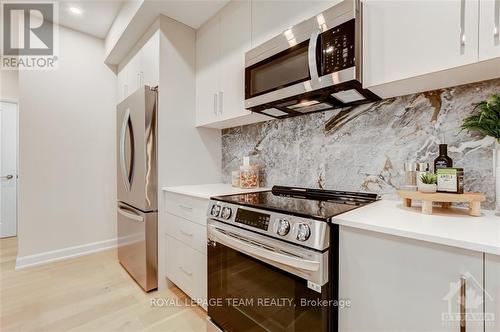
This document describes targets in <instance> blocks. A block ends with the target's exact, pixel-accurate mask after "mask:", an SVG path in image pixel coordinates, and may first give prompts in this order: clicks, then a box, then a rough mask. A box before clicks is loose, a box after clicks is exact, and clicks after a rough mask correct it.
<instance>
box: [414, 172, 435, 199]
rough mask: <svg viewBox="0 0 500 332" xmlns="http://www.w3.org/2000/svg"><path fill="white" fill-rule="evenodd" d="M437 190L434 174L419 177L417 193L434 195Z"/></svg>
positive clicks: (424, 174)
mask: <svg viewBox="0 0 500 332" xmlns="http://www.w3.org/2000/svg"><path fill="white" fill-rule="evenodd" d="M436 190H437V176H436V174H434V173H423V174H422V175H420V182H419V183H418V191H420V192H422V193H428V194H431V193H435V192H436Z"/></svg>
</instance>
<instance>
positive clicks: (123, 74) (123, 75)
mask: <svg viewBox="0 0 500 332" xmlns="http://www.w3.org/2000/svg"><path fill="white" fill-rule="evenodd" d="M116 84H117V87H116V92H117V96H116V97H117V100H116V102H117V103H119V102H121V101H122V100H123V99H125V97H126V96H128V86H127V71H126V70H125V69H122V70H120V71H119V72H118V74H117V75H116Z"/></svg>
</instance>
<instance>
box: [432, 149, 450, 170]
mask: <svg viewBox="0 0 500 332" xmlns="http://www.w3.org/2000/svg"><path fill="white" fill-rule="evenodd" d="M448 167H453V160H451V158H450V157H448V145H446V144H439V156H438V157H437V158H436V159H434V172H437V170H438V169H440V168H448Z"/></svg>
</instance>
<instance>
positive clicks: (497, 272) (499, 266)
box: [484, 254, 500, 332]
mask: <svg viewBox="0 0 500 332" xmlns="http://www.w3.org/2000/svg"><path fill="white" fill-rule="evenodd" d="M484 286H485V287H484V313H485V331H486V332H498V331H500V256H497V255H489V254H486V255H485V259H484Z"/></svg>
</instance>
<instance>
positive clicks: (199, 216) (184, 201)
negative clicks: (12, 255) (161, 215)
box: [165, 192, 208, 225]
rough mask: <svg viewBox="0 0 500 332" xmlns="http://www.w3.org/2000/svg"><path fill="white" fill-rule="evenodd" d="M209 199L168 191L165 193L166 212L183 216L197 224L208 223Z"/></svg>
mask: <svg viewBox="0 0 500 332" xmlns="http://www.w3.org/2000/svg"><path fill="white" fill-rule="evenodd" d="M207 209H208V200H206V199H203V198H196V197H190V196H186V195H180V194H174V193H169V192H167V193H166V194H165V210H166V212H168V213H170V214H173V215H175V216H178V217H182V218H185V219H188V220H191V221H192V222H195V223H197V224H201V225H206V224H207Z"/></svg>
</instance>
